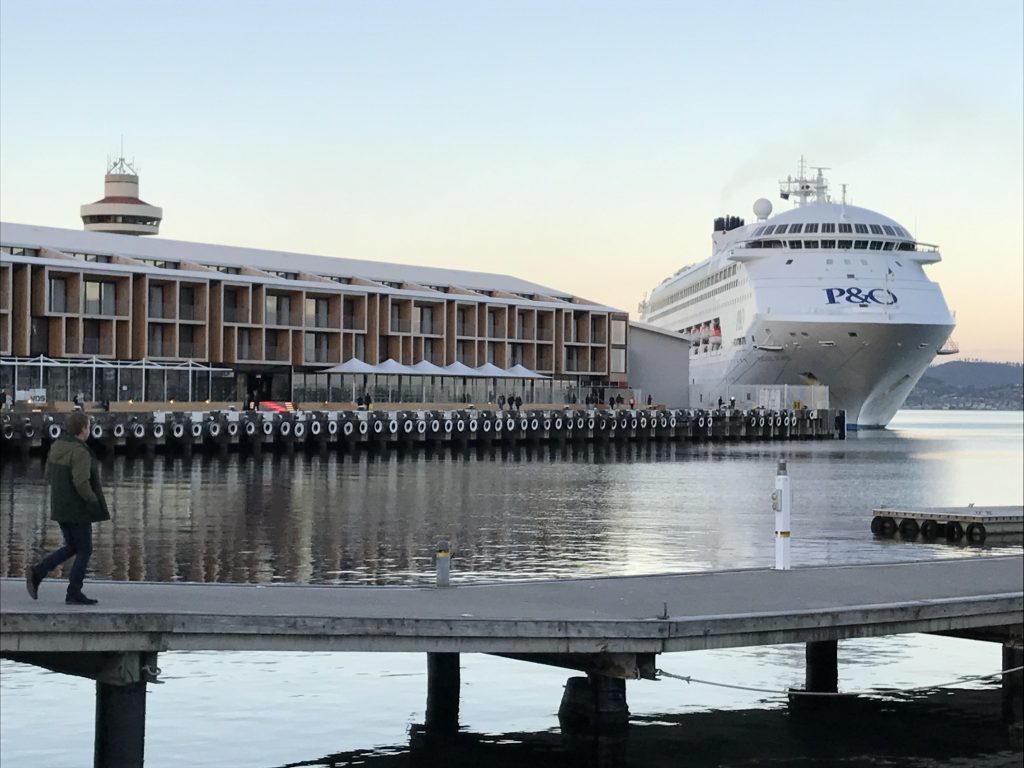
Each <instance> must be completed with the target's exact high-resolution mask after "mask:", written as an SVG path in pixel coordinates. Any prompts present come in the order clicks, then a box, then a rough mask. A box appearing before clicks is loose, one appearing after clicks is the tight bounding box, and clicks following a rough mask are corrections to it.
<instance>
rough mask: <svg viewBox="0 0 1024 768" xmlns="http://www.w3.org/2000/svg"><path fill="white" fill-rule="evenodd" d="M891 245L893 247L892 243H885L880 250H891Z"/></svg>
mask: <svg viewBox="0 0 1024 768" xmlns="http://www.w3.org/2000/svg"><path fill="white" fill-rule="evenodd" d="M892 247H893V243H886V244H885V245H883V246H882V250H883V251H891V250H892Z"/></svg>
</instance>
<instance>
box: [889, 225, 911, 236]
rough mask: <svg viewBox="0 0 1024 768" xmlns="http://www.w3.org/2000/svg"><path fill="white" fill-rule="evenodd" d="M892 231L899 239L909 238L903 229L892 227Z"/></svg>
mask: <svg viewBox="0 0 1024 768" xmlns="http://www.w3.org/2000/svg"><path fill="white" fill-rule="evenodd" d="M893 229H895V230H896V234H897V235H899V236H900V237H910V235H908V234H907V230H905V229H904V228H903V227H893Z"/></svg>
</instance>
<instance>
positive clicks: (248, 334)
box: [238, 328, 253, 360]
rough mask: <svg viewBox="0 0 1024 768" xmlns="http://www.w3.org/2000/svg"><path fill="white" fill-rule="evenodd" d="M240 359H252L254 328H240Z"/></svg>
mask: <svg viewBox="0 0 1024 768" xmlns="http://www.w3.org/2000/svg"><path fill="white" fill-rule="evenodd" d="M238 359H239V360H252V359H253V357H252V330H251V329H250V328H239V329H238Z"/></svg>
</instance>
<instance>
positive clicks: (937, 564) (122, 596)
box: [0, 556, 1024, 654]
mask: <svg viewBox="0 0 1024 768" xmlns="http://www.w3.org/2000/svg"><path fill="white" fill-rule="evenodd" d="M1022 574H1024V558H1022V557H1020V556H1010V557H964V558H948V559H942V560H934V561H928V562H915V563H893V564H880V565H879V564H873V565H848V566H815V567H804V568H796V569H793V570H790V571H775V570H770V569H747V570H733V571H717V572H707V573H690V574H681V575H660V576H635V577H617V578H592V579H566V580H558V581H541V582H516V583H497V584H481V585H470V584H467V585H457V586H452V587H449V588H437V587H429V586H428V587H391V586H388V587H382V586H302V585H278V584H275V585H265V586H264V585H234V584H232V585H228V584H187V583H143V582H89V583H88V584H87V585H86V586H87V591H88V593H89V594H90V595H92V596H94V597H96V598H98V599H99V601H100V603H99V605H97V606H90V607H80V606H67V605H65V604H64V602H63V596H64V584H63V583H62V582H60V581H58V580H56V579H53V580H48V581H46V582H44V583H43V585H42V587H41V588H40V598H39V600H38V601H33V600H31V599H30V598H29V597H28V595H27V594H26V591H25V585H24V583H23V582H22V581H21V580H18V579H3V580H2V581H0V652H3V653H17V652H44V653H45V652H72V653H73V652H83V651H85V652H89V651H91V652H95V651H121V652H128V651H140V652H159V651H168V650H237V651H242V650H280V651H420V652H423V651H425V652H490V653H514V654H525V653H558V654H565V653H601V652H626V653H662V652H672V651H688V650H699V649H708V648H725V647H738V646H750V645H769V644H777V643H795V642H815V641H822V640H839V639H844V638H852V637H870V636H878V635H890V634H899V633H905V632H942V631H963V630H971V629H976V628H986V627H996V626H1008V625H1020V624H1021V622H1022V611H1024V586H1022ZM453 581H454V583H455V584H458V575H457V574H456V575H455V577H454V579H453Z"/></svg>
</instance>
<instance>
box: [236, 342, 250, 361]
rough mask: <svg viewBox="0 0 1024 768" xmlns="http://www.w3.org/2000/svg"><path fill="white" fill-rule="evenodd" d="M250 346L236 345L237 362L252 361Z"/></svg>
mask: <svg viewBox="0 0 1024 768" xmlns="http://www.w3.org/2000/svg"><path fill="white" fill-rule="evenodd" d="M252 355H253V352H252V346H251V345H249V344H239V345H238V359H239V360H252V359H253V356H252Z"/></svg>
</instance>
